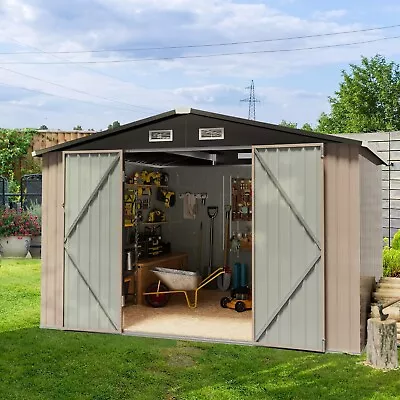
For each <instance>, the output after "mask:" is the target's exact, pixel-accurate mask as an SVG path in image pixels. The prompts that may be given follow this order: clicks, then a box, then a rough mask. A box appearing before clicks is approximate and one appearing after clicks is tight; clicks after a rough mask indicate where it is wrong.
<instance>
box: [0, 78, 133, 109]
mask: <svg viewBox="0 0 400 400" xmlns="http://www.w3.org/2000/svg"><path fill="white" fill-rule="evenodd" d="M0 86H7V87H10V88H13V89H21V90H25V91H27V92H32V93H38V94H43V95H45V96H51V97H59V98H60V99H65V100H73V101H78V102H80V103H87V104H90V105H95V106H100V107H107V108H110V107H111V108H116V109H120V110H124V111H130V112H132V111H133V112H137V111H134V110H132V109H131V108H124V107H120V106H114V105H110V104H102V103H94V102H92V101H87V100H81V99H75V98H73V97H67V96H62V95H59V94H53V93H48V92H45V91H42V90H37V89H30V88H27V87H24V86H17V85H10V84H8V83H3V82H0Z"/></svg>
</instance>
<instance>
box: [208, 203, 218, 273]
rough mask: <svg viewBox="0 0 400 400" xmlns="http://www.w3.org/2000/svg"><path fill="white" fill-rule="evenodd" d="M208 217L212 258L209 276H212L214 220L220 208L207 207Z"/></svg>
mask: <svg viewBox="0 0 400 400" xmlns="http://www.w3.org/2000/svg"><path fill="white" fill-rule="evenodd" d="M207 215H208V218H209V219H210V256H209V257H210V258H209V263H208V275H210V274H211V271H212V264H213V247H214V220H215V218H216V217H217V215H218V207H216V206H210V207H207Z"/></svg>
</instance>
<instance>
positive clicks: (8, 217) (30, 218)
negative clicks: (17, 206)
mask: <svg viewBox="0 0 400 400" xmlns="http://www.w3.org/2000/svg"><path fill="white" fill-rule="evenodd" d="M40 234H41V226H40V223H38V218H37V216H36V215H32V214H31V213H30V212H28V211H22V212H17V211H16V210H14V209H8V208H3V209H0V237H6V236H38V235H40Z"/></svg>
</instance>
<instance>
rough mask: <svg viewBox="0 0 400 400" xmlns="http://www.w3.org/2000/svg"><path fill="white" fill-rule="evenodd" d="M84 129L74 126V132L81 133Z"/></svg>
mask: <svg viewBox="0 0 400 400" xmlns="http://www.w3.org/2000/svg"><path fill="white" fill-rule="evenodd" d="M81 130H82V127H81V126H80V125H76V126H74V131H81Z"/></svg>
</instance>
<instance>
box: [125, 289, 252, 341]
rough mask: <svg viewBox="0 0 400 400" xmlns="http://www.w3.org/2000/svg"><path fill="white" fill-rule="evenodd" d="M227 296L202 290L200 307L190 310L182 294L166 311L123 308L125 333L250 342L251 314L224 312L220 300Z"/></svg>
mask: <svg viewBox="0 0 400 400" xmlns="http://www.w3.org/2000/svg"><path fill="white" fill-rule="evenodd" d="M227 294H228V293H224V292H220V291H217V290H200V291H199V298H198V303H197V308H195V309H189V307H188V306H187V303H186V300H185V297H184V295H183V294H176V295H173V296H172V297H171V299H170V301H169V302H168V304H167V305H166V306H165V307H163V308H152V307H149V306H147V305H131V306H127V307H124V330H125V331H129V332H136V333H139V332H140V333H146V334H148V333H150V334H158V335H178V336H188V337H202V338H207V339H221V340H235V341H251V340H252V311H245V312H243V313H238V312H236V311H235V310H231V309H224V308H222V307H221V306H220V304H219V302H220V299H221V298H222V297H224V296H226V295H227Z"/></svg>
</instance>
